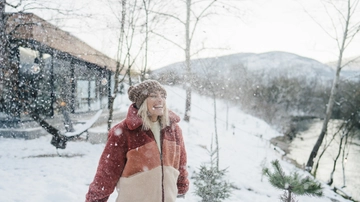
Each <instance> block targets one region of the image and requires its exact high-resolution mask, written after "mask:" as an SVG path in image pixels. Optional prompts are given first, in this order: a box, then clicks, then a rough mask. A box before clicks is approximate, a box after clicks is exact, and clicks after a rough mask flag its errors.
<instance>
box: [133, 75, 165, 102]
mask: <svg viewBox="0 0 360 202" xmlns="http://www.w3.org/2000/svg"><path fill="white" fill-rule="evenodd" d="M156 91H160V92H162V93H164V94H165V96H166V90H165V88H164V87H163V86H161V84H160V83H159V82H157V81H155V80H146V81H144V82H142V83H139V84H137V85H135V86H130V88H129V89H128V95H129V100H130V101H131V102H133V103H135V104H136V107H137V108H140V106H141V105H142V103H143V102H144V100H145V99H146V98H147V97H148V96H149V94H150V93H153V92H156Z"/></svg>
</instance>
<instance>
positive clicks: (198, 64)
mask: <svg viewBox="0 0 360 202" xmlns="http://www.w3.org/2000/svg"><path fill="white" fill-rule="evenodd" d="M191 64H192V73H193V74H195V75H196V76H198V77H208V76H209V75H219V74H221V75H223V76H229V77H233V76H234V75H233V73H234V70H236V69H238V68H242V69H244V71H246V72H248V73H252V74H256V75H262V77H263V79H264V80H268V79H271V78H276V77H280V76H281V77H286V78H293V77H297V78H303V79H305V80H313V79H316V80H322V81H329V80H332V79H333V76H334V69H333V68H331V67H330V66H328V65H326V64H323V63H320V62H319V61H316V60H314V59H311V58H306V57H302V56H299V55H296V54H293V53H287V52H279V51H275V52H266V53H259V54H256V53H238V54H232V55H225V56H221V57H212V58H202V59H195V60H192V62H191ZM151 75H152V76H153V77H155V78H156V77H160V76H161V77H164V76H166V75H168V76H174V75H177V76H179V75H185V67H184V63H183V62H178V63H174V64H170V65H168V66H165V67H163V68H160V69H157V70H154V71H153V72H152V73H151ZM238 76H240V77H241V76H243V75H238Z"/></svg>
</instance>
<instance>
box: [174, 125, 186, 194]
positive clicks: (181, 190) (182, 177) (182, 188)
mask: <svg viewBox="0 0 360 202" xmlns="http://www.w3.org/2000/svg"><path fill="white" fill-rule="evenodd" d="M176 130H177V139H178V140H177V141H178V142H179V146H180V164H179V172H180V174H179V177H178V181H177V187H178V194H179V195H184V194H186V192H187V191H188V190H189V180H188V172H187V167H186V166H187V165H186V164H187V155H186V149H185V144H184V139H183V136H182V131H181V128H180V127H179V125H177V124H176Z"/></svg>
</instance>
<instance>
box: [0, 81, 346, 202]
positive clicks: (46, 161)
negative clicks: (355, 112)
mask: <svg viewBox="0 0 360 202" xmlns="http://www.w3.org/2000/svg"><path fill="white" fill-rule="evenodd" d="M166 89H167V91H168V98H167V103H168V106H169V108H170V109H172V110H173V111H175V112H176V113H177V114H179V115H180V117H183V114H184V108H185V91H184V90H182V89H180V88H178V87H166ZM125 96H126V95H125ZM123 100H124V102H128V103H126V104H130V103H129V101H125V100H127V99H123ZM213 108H214V107H213V101H212V99H210V98H207V97H203V96H199V95H197V94H195V93H193V96H192V111H191V121H190V124H189V123H186V122H184V121H181V122H180V126H181V127H182V130H183V135H184V139H185V144H186V148H187V153H188V167H189V168H188V169H189V174H190V176H189V177H190V181H191V187H190V190H189V192H188V193H187V195H186V199H179V200H178V201H187V202H195V201H200V199H199V198H198V197H197V196H196V195H195V194H194V193H193V192H194V186H193V181H192V179H191V175H192V174H193V172H194V171H197V169H198V168H199V166H200V165H201V164H202V163H206V162H208V161H209V160H210V157H209V155H208V152H207V150H206V149H205V147H206V148H210V144H211V140H212V136H213V135H214V134H215V132H214V111H213ZM120 109H121V110H127V109H126V108H124V107H121V108H120ZM226 114H227V107H226V105H225V104H224V102H221V101H219V100H218V101H217V117H218V119H217V126H218V134H219V144H220V167H221V168H228V173H227V178H228V180H229V181H231V182H232V183H233V184H234V185H236V186H237V187H238V188H239V190H233V192H232V195H231V197H230V198H229V199H227V200H226V201H229V202H257V201H258V202H268V201H279V196H280V195H281V194H282V193H283V192H282V190H278V189H275V188H273V187H272V186H271V185H270V183H269V182H268V180H267V178H266V177H264V176H262V175H261V170H262V167H263V166H264V165H265V166H267V167H270V162H271V161H272V160H275V159H279V161H280V163H281V164H282V166H283V168H284V170H285V172H286V173H289V172H291V171H295V170H296V168H295V167H294V166H293V165H292V164H290V163H288V162H286V161H283V160H282V158H281V156H282V152H281V151H279V149H278V148H276V149H274V147H273V146H272V145H271V144H270V143H269V140H270V139H271V138H272V137H275V136H279V135H281V134H279V133H278V132H276V131H275V130H274V129H272V128H271V127H270V126H269V125H268V124H266V123H265V122H264V121H262V120H260V119H257V118H255V117H252V116H250V115H247V114H245V113H243V112H242V111H241V110H240V109H238V108H237V107H234V106H230V108H229V110H228V117H227V116H226ZM226 120H228V124H226V123H227V121H226ZM226 125H228V127H227V128H226ZM97 130H99V129H97ZM103 130H104V131H105V130H106V126H105V125H104V126H103ZM50 139H51V136H50V135H47V136H43V137H40V138H38V139H34V140H24V139H6V138H0V201H1V202H17V201H18V202H24V201H26V202H32V201H34V202H50V201H51V202H65V201H66V202H79V201H84V199H85V194H86V192H87V190H88V186H89V184H90V183H91V181H92V179H93V177H94V174H95V171H96V168H97V163H98V160H99V157H100V155H101V152H102V150H103V148H104V144H91V143H89V142H84V141H78V142H69V143H68V145H67V147H66V149H65V150H59V151H58V152H59V154H61V157H60V156H58V154H57V151H56V149H55V148H54V147H53V146H52V145H51V144H50ZM306 155H307V154H306ZM298 172H299V173H301V174H303V175H306V173H305V172H303V171H301V170H298ZM323 186H324V187H325V188H324V194H325V196H324V197H321V198H316V197H309V196H298V197H297V199H298V201H299V202H310V201H311V202H330V201H332V202H334V201H339V202H343V201H348V200H345V199H342V198H341V197H340V196H338V195H336V194H335V193H334V192H332V191H331V190H330V187H328V186H326V185H325V184H324V185H323ZM115 198H116V191H115V192H114V194H112V195H111V196H110V199H109V201H115Z"/></svg>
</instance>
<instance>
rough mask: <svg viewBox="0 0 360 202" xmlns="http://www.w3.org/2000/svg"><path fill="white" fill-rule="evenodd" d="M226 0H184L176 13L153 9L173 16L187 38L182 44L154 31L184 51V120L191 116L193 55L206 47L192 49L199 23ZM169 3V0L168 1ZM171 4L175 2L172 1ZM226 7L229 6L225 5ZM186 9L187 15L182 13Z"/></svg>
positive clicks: (167, 15) (160, 13)
mask: <svg viewBox="0 0 360 202" xmlns="http://www.w3.org/2000/svg"><path fill="white" fill-rule="evenodd" d="M224 2H226V1H225V0H221V1H220V0H205V1H204V0H197V1H196V0H195V1H194V0H184V1H182V3H184V5H183V7H182V8H181V11H180V13H175V12H174V10H175V8H174V9H173V10H171V11H170V12H169V11H167V12H166V11H153V13H156V14H158V15H161V16H163V17H165V18H166V19H167V18H171V19H172V20H174V23H177V24H180V25H181V26H182V27H183V33H184V35H183V36H184V39H185V41H184V42H185V43H184V44H185V46H184V45H182V44H183V43H179V42H176V41H175V40H172V39H170V37H168V36H167V35H166V34H161V33H159V32H153V33H154V34H156V35H158V36H160V37H161V38H162V39H165V40H167V41H168V42H170V43H172V44H174V45H175V46H176V47H178V48H180V49H181V50H183V51H184V55H185V70H186V73H185V75H184V82H185V89H186V101H185V115H184V121H187V122H189V121H190V116H191V89H192V84H193V83H192V82H193V76H192V72H191V57H192V56H193V55H195V54H198V53H199V52H200V51H201V50H204V49H205V48H204V47H202V48H200V49H198V50H195V51H192V44H193V42H194V36H195V33H196V30H197V28H198V25H199V23H200V22H201V21H203V20H204V19H205V18H208V17H209V16H210V15H213V14H216V12H218V11H219V9H217V8H222V6H223V5H224V4H225V3H224ZM166 3H167V5H169V2H166ZM170 4H174V3H173V1H171V3H170ZM224 7H227V5H226V6H224ZM184 11H185V15H181V14H183V13H181V12H184Z"/></svg>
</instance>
